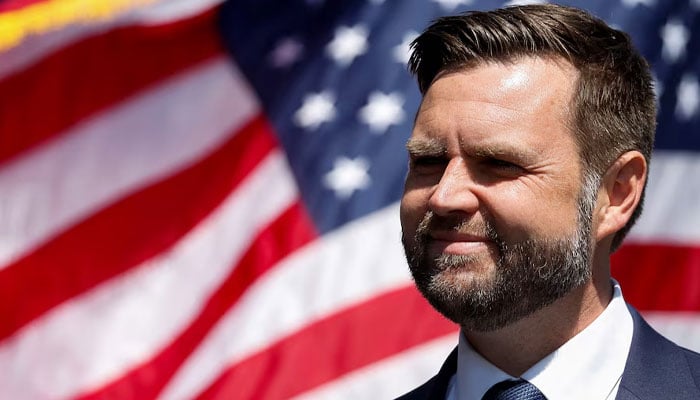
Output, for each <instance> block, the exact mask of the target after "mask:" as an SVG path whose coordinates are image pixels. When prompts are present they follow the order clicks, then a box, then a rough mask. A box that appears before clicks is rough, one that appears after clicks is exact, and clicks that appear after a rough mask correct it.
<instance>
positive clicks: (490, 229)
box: [416, 211, 501, 243]
mask: <svg viewBox="0 0 700 400" xmlns="http://www.w3.org/2000/svg"><path fill="white" fill-rule="evenodd" d="M431 232H458V233H464V234H469V235H472V236H477V237H484V238H487V239H489V240H492V241H494V242H496V243H499V242H501V240H500V235H499V234H498V232H497V231H496V228H495V226H494V224H493V222H491V221H490V220H489V219H488V218H484V219H483V220H475V219H464V218H463V217H458V216H449V217H444V216H439V215H436V214H435V213H434V212H433V211H428V212H426V213H425V216H423V219H422V220H421V222H420V223H419V224H418V229H416V241H417V242H418V243H425V241H427V240H428V239H429V235H430V233H431Z"/></svg>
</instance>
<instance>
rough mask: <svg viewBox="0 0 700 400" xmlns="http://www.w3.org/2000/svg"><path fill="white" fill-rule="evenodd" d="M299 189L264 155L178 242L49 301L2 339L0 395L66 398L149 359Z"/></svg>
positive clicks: (279, 160) (280, 162)
mask: <svg viewBox="0 0 700 400" xmlns="http://www.w3.org/2000/svg"><path fill="white" fill-rule="evenodd" d="M271 187H274V188H275V193H274V196H270V195H269V194H270V188H271ZM297 195H298V192H297V190H296V187H295V186H294V183H293V178H292V176H291V174H290V173H289V172H288V167H287V164H286V160H285V159H284V158H283V156H282V155H281V154H279V153H273V154H272V155H270V156H268V157H267V158H266V159H265V160H264V162H262V163H261V164H260V166H259V168H258V169H257V170H256V171H254V173H253V174H252V175H251V176H249V177H248V178H246V180H245V181H244V182H243V183H242V185H241V186H240V188H239V189H238V190H237V191H236V192H234V193H233V194H232V195H231V196H229V198H228V199H227V200H226V201H225V202H224V203H223V204H222V205H221V206H220V207H219V208H218V209H217V210H216V211H215V212H214V213H213V214H211V215H210V216H209V217H208V218H207V219H206V220H204V221H203V222H202V223H200V224H199V225H198V226H197V227H196V228H195V229H193V230H192V231H191V232H189V233H188V235H187V236H186V237H185V238H184V239H183V240H182V241H180V242H179V243H178V244H177V245H176V246H175V247H174V248H172V249H170V250H168V251H167V252H165V253H163V254H162V255H161V256H159V257H158V258H156V259H153V260H151V261H149V262H146V263H144V264H143V265H141V266H138V267H137V268H134V269H133V270H131V271H130V272H129V273H127V274H124V275H122V276H120V277H118V278H115V279H113V280H111V281H109V282H107V283H105V284H103V285H102V286H99V287H98V288H96V289H94V290H92V291H90V292H88V293H86V294H84V295H82V296H79V297H78V298H74V299H72V300H71V301H70V302H68V303H66V304H63V305H61V306H59V307H57V308H55V309H53V310H52V311H51V312H49V313H48V314H47V315H45V316H43V317H42V318H40V319H39V320H36V321H33V322H32V323H31V324H30V325H28V326H27V327H25V328H24V329H23V330H21V331H20V332H19V333H18V334H16V335H15V336H14V337H12V338H10V339H9V340H8V341H6V342H4V343H3V344H2V345H0V371H3V372H2V373H1V374H0V388H2V393H3V394H2V397H3V398H8V399H44V398H47V399H48V398H64V397H72V396H74V395H76V394H79V393H80V392H83V391H85V390H89V389H90V388H96V387H99V386H100V385H102V384H105V383H106V382H108V381H111V380H113V379H115V378H117V377H119V376H121V375H122V374H123V373H125V372H126V371H128V370H129V369H130V368H132V367H134V366H137V365H139V364H140V363H142V362H145V361H148V360H149V359H150V358H151V357H152V356H153V355H154V354H155V353H156V352H158V351H159V350H161V349H162V348H164V347H165V346H167V345H168V343H169V342H170V341H171V340H172V339H173V338H174V337H175V336H176V335H177V334H178V333H179V332H181V331H182V330H183V329H184V328H185V327H186V326H187V325H188V324H189V323H190V322H191V321H192V320H193V319H194V318H196V316H197V315H199V312H200V311H201V307H202V306H203V304H204V303H205V302H206V300H207V299H208V298H209V296H210V295H211V293H212V292H213V291H215V290H216V289H217V288H218V286H219V285H220V283H221V281H223V279H224V278H225V277H226V276H227V275H228V274H229V273H230V272H231V268H232V267H233V266H234V265H235V263H236V260H238V259H239V258H240V257H241V256H242V255H243V253H244V251H245V250H246V248H247V247H248V246H249V245H250V242H251V241H252V240H253V238H254V236H255V232H256V231H258V230H259V229H262V228H263V227H264V226H266V225H267V224H268V223H269V221H270V220H272V219H273V218H275V217H276V216H278V215H279V214H280V213H281V212H283V211H284V210H285V209H287V208H288V207H289V206H290V205H291V204H293V203H294V202H295V201H296V200H297Z"/></svg>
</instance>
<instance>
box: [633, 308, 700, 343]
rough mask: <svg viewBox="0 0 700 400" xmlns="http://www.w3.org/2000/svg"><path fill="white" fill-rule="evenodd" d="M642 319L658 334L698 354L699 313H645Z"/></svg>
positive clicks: (699, 338)
mask: <svg viewBox="0 0 700 400" xmlns="http://www.w3.org/2000/svg"><path fill="white" fill-rule="evenodd" d="M643 314H644V319H646V320H647V322H649V325H651V326H653V327H654V329H656V330H657V331H658V332H659V333H660V334H662V335H664V336H666V337H667V338H669V339H671V340H672V341H673V342H675V343H677V344H679V345H681V346H683V347H686V348H688V349H691V350H694V351H696V352H700V313H693V312H671V311H667V312H662V311H652V312H645V313H643Z"/></svg>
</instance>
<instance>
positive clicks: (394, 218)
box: [162, 205, 411, 399]
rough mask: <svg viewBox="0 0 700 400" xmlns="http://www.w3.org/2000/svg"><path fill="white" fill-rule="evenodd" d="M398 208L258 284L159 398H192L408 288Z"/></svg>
mask: <svg viewBox="0 0 700 400" xmlns="http://www.w3.org/2000/svg"><path fill="white" fill-rule="evenodd" d="M398 221H399V219H398V206H397V205H392V206H391V207H389V208H387V209H384V210H382V211H379V212H377V213H374V214H372V215H369V216H367V217H364V218H360V219H358V220H356V221H353V222H352V223H351V224H348V225H346V226H344V227H342V228H340V229H339V230H337V231H334V232H332V233H330V234H327V235H324V237H323V238H322V239H320V240H318V241H316V242H314V243H312V244H311V245H309V246H306V247H304V248H303V249H301V250H300V251H298V252H296V253H294V254H293V255H292V256H290V257H288V258H286V259H285V260H284V261H282V262H281V263H280V264H278V265H277V266H275V268H274V269H273V270H272V271H270V272H268V273H267V274H266V275H265V276H263V277H261V279H259V280H258V281H257V282H256V283H255V284H254V285H252V286H251V287H250V289H249V291H248V292H247V293H246V295H245V296H244V297H242V298H241V300H240V301H239V304H238V305H237V306H236V307H234V308H233V309H232V310H231V311H230V312H229V313H228V314H227V315H225V316H224V318H223V319H222V320H221V321H220V323H219V324H218V325H217V326H215V327H214V328H213V329H212V331H211V332H210V334H209V336H208V337H207V338H206V339H205V340H204V341H203V342H202V343H201V345H200V346H199V348H198V349H197V351H196V352H195V353H194V354H193V355H192V356H191V357H190V359H189V360H188V361H187V363H186V364H185V365H184V366H183V367H182V368H181V370H180V371H178V374H177V375H176V376H175V377H174V378H173V380H172V381H171V382H170V385H169V386H168V387H167V388H166V389H165V391H164V392H163V394H162V398H164V399H187V398H194V396H195V395H197V394H198V393H199V392H200V391H202V390H203V389H204V388H206V387H207V385H208V384H210V383H211V382H212V381H213V380H214V379H215V378H216V377H218V375H219V374H220V373H221V371H222V369H223V368H226V367H227V366H229V365H231V364H232V363H235V362H236V361H238V360H241V359H243V358H245V357H246V356H248V355H251V354H253V353H255V352H257V351H259V350H261V349H264V348H265V347H266V346H268V345H269V344H271V343H273V342H274V341H276V340H278V339H280V338H282V337H284V336H286V335H288V334H290V333H292V332H294V331H296V330H298V329H300V328H302V327H303V326H305V325H306V324H308V323H311V322H312V321H315V320H318V319H320V318H322V317H324V316H327V315H329V314H331V313H333V312H334V311H337V310H338V309H339V308H341V307H345V306H348V305H350V304H353V303H356V302H359V301H362V300H364V299H368V298H371V297H373V296H375V295H377V294H379V293H381V292H383V291H387V290H390V289H394V288H398V287H402V286H405V285H410V284H411V283H410V277H409V273H408V268H407V266H406V262H405V261H404V258H403V255H402V254H403V252H402V250H401V245H400V240H399V239H400V229H399V223H398Z"/></svg>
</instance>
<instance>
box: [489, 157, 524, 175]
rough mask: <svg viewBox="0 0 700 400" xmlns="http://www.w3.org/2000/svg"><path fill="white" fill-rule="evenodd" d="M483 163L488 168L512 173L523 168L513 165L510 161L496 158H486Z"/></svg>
mask: <svg viewBox="0 0 700 400" xmlns="http://www.w3.org/2000/svg"><path fill="white" fill-rule="evenodd" d="M484 163H485V164H486V165H487V166H488V167H492V168H497V169H500V170H509V171H513V172H516V171H517V172H520V171H522V170H523V168H522V167H521V166H519V165H517V164H514V163H512V162H510V161H506V160H501V159H498V158H487V159H486V160H484Z"/></svg>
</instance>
